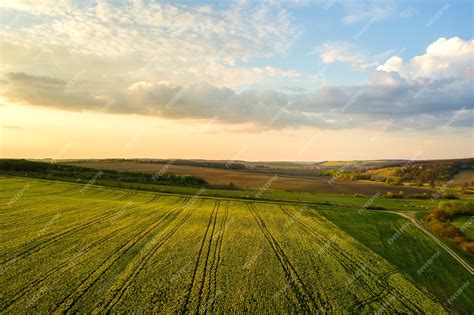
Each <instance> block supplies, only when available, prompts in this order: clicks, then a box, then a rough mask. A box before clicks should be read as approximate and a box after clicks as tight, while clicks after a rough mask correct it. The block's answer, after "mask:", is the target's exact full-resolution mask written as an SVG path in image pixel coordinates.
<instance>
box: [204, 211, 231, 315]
mask: <svg viewBox="0 0 474 315" xmlns="http://www.w3.org/2000/svg"><path fill="white" fill-rule="evenodd" d="M229 207H230V202H227V205H226V207H225V209H224V217H223V218H222V221H221V228H220V230H219V232H218V233H219V234H218V236H217V240H216V248H215V250H214V257H213V260H212V265H211V278H210V279H209V286H208V290H207V292H208V296H209V295H210V293H211V282H212V283H213V287H212V295H211V296H212V298H211V299H212V300H211V304H210V305H209V307H210V311H211V312H212V310H213V309H214V305H215V302H216V296H217V294H218V293H217V275H218V269H219V263H220V261H221V252H222V242H223V240H224V232H225V228H226V222H227V217H228V216H229ZM213 271H214V272H213ZM212 275H213V276H214V280H212ZM207 303H208V302H207ZM207 310H208V309H207V308H206V310H205V311H204V313H206V312H207Z"/></svg>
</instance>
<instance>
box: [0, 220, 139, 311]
mask: <svg viewBox="0 0 474 315" xmlns="http://www.w3.org/2000/svg"><path fill="white" fill-rule="evenodd" d="M145 220H146V218H145V219H142V220H139V221H138V222H135V223H132V224H131V225H129V226H125V227H121V228H119V229H117V230H115V231H113V232H111V233H110V234H109V235H107V236H106V237H103V238H101V239H99V240H97V241H95V242H93V243H91V244H90V245H88V246H87V248H86V249H85V250H83V251H81V255H84V254H86V253H88V252H89V251H91V250H92V249H93V248H95V247H97V246H98V245H100V244H102V243H104V242H105V241H107V240H108V239H110V238H112V237H113V236H115V235H116V234H118V233H119V232H121V231H123V230H126V229H130V228H133V227H135V226H139V225H141V224H142V222H143V221H145ZM72 262H73V260H72V259H68V260H66V261H65V262H63V263H61V264H60V265H58V266H56V267H55V268H53V269H51V270H49V271H48V272H46V273H44V274H43V275H41V276H40V277H39V278H37V279H36V280H34V281H32V282H30V283H28V285H27V286H25V287H24V288H23V289H21V290H20V292H18V293H17V294H16V295H15V296H13V297H12V298H11V299H9V300H8V302H7V303H6V304H4V305H2V307H1V308H0V311H2V310H3V309H5V308H8V307H9V306H10V305H11V304H13V303H14V302H15V301H17V300H18V299H19V298H21V297H22V296H23V295H25V294H27V293H28V292H30V291H31V290H33V289H34V286H36V285H37V284H39V283H42V282H44V281H45V280H46V279H48V278H49V277H50V276H51V275H53V274H54V273H55V272H57V271H58V272H59V271H65V270H68V269H70V268H73V267H75V266H76V265H77V264H75V265H72V266H71V263H72ZM67 267H70V268H67Z"/></svg>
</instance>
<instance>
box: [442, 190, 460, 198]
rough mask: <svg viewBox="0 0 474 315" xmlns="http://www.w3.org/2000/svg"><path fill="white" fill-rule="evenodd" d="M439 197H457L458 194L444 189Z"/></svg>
mask: <svg viewBox="0 0 474 315" xmlns="http://www.w3.org/2000/svg"><path fill="white" fill-rule="evenodd" d="M441 198H443V199H459V196H458V195H457V194H456V193H454V192H451V191H445V192H444V193H443V194H442V195H441Z"/></svg>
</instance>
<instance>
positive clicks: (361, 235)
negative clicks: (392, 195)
mask: <svg viewBox="0 0 474 315" xmlns="http://www.w3.org/2000/svg"><path fill="white" fill-rule="evenodd" d="M321 212H322V213H323V214H324V215H325V216H326V217H327V218H328V219H330V220H331V221H332V222H334V223H335V224H336V225H337V226H339V227H340V228H342V229H343V230H345V231H346V232H347V233H349V234H350V235H351V236H353V237H354V238H355V239H357V240H358V241H360V242H361V243H363V244H365V245H366V246H367V247H369V248H370V249H371V250H373V251H375V252H376V253H378V254H379V255H380V256H382V257H384V258H385V259H387V260H388V261H390V262H391V263H392V264H393V265H395V266H396V267H397V268H399V269H400V270H402V271H403V272H405V273H406V274H407V275H408V276H409V277H410V278H411V279H412V280H413V281H414V282H415V283H418V284H419V285H421V286H423V287H425V288H426V289H427V290H428V291H429V292H432V293H433V294H435V295H436V296H437V297H438V299H439V300H440V301H442V302H444V303H445V304H446V305H447V300H448V299H449V298H450V297H451V296H452V295H453V294H454V293H455V292H456V291H457V290H458V289H459V288H460V287H461V286H462V285H463V284H464V283H465V282H466V281H468V280H469V281H470V282H471V285H472V280H473V279H472V276H471V275H470V274H469V273H468V272H467V271H466V270H465V269H463V268H462V267H461V265H460V264H459V263H458V262H456V261H455V260H454V259H453V258H452V257H451V256H449V255H448V254H447V253H446V252H444V251H443V250H442V249H441V248H439V247H438V246H436V245H435V244H434V243H433V242H432V241H431V240H429V238H428V237H427V236H425V235H424V234H423V233H422V232H421V231H419V230H418V229H416V228H415V227H414V226H412V225H411V224H408V225H406V223H407V222H408V221H407V220H406V219H404V218H402V217H399V216H397V215H394V214H389V213H377V212H367V211H366V212H362V213H360V214H358V213H357V212H356V211H340V210H322V211H321ZM399 231H401V233H398V234H397V232H399ZM394 235H399V236H398V237H397V236H395V237H394ZM391 238H392V240H393V241H392V242H390V241H389V240H390V239H391ZM438 251H439V254H437V253H438ZM430 261H432V263H431V264H430ZM425 264H426V265H425ZM423 266H426V268H423ZM420 268H422V269H420ZM418 270H422V272H420V273H419V272H418ZM469 291H471V292H472V290H466V291H465V292H464V294H461V295H460V296H459V297H458V298H457V299H456V300H455V301H454V302H453V303H452V307H453V309H454V310H456V311H459V312H461V313H466V314H467V313H472V311H474V298H473V296H472V295H469V293H468V292H469Z"/></svg>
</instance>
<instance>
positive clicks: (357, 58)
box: [311, 42, 395, 71]
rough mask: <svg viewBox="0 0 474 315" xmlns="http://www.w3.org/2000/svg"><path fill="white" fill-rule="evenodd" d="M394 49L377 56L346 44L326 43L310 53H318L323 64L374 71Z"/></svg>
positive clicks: (353, 45) (351, 44)
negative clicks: (348, 64)
mask: <svg viewBox="0 0 474 315" xmlns="http://www.w3.org/2000/svg"><path fill="white" fill-rule="evenodd" d="M394 52H395V50H394V49H390V50H387V51H384V52H382V53H377V54H373V55H371V54H369V53H367V52H366V51H364V50H361V49H359V48H357V46H356V45H355V44H353V43H348V42H327V43H324V44H323V45H322V46H319V47H315V48H313V50H312V52H311V53H318V54H319V57H320V58H321V61H322V62H323V63H325V64H331V63H334V62H344V63H350V64H351V66H352V68H353V69H354V70H362V71H364V70H369V69H374V68H375V67H377V66H378V65H380V62H381V61H382V60H384V59H385V58H387V56H388V55H390V54H393V53H394Z"/></svg>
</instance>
